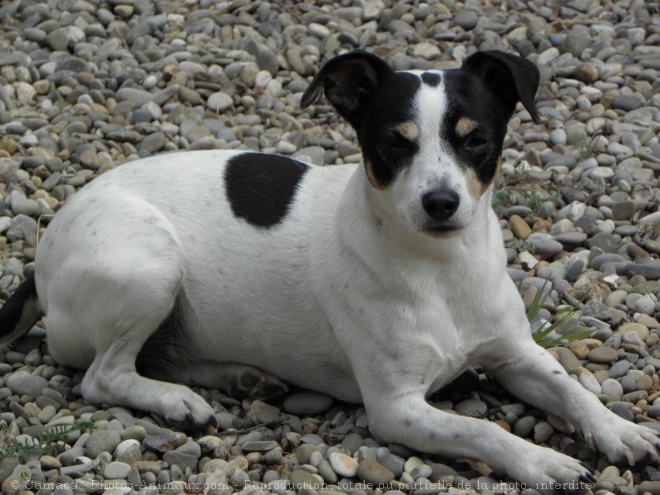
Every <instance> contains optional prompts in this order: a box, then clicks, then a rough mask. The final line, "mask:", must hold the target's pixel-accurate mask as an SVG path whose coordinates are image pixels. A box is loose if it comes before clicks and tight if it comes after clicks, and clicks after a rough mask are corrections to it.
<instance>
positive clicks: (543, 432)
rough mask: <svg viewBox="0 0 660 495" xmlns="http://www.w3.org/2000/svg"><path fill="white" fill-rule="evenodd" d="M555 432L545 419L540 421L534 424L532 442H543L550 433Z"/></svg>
mask: <svg viewBox="0 0 660 495" xmlns="http://www.w3.org/2000/svg"><path fill="white" fill-rule="evenodd" d="M554 434H555V430H554V429H553V428H552V426H551V425H550V423H548V422H546V421H541V422H540V423H537V424H536V425H535V426H534V442H535V443H545V442H547V441H548V440H550V438H551V437H552V435H554Z"/></svg>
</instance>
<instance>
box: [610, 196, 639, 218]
mask: <svg viewBox="0 0 660 495" xmlns="http://www.w3.org/2000/svg"><path fill="white" fill-rule="evenodd" d="M635 211H637V205H636V204H635V202H634V201H617V202H616V203H614V204H613V205H612V216H613V218H614V220H630V219H631V218H632V216H633V215H634V214H635Z"/></svg>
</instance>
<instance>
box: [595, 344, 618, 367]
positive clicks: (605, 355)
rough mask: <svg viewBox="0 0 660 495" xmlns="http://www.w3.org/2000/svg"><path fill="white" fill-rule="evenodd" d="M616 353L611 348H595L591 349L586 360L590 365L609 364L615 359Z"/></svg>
mask: <svg viewBox="0 0 660 495" xmlns="http://www.w3.org/2000/svg"><path fill="white" fill-rule="evenodd" d="M618 355H619V354H618V353H617V352H616V350H615V349H612V348H611V347H596V348H595V349H591V350H590V351H589V354H588V355H587V359H589V361H591V362H592V363H610V362H612V361H614V360H616V359H617V357H618Z"/></svg>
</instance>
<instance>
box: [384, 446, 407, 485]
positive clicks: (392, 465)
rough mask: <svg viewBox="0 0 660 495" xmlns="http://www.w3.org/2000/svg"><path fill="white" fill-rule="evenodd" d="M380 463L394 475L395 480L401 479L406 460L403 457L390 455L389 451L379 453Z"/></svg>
mask: <svg viewBox="0 0 660 495" xmlns="http://www.w3.org/2000/svg"><path fill="white" fill-rule="evenodd" d="M377 460H378V462H379V463H380V464H382V465H383V466H384V467H386V468H387V469H389V470H390V471H392V473H394V477H395V478H399V477H400V476H401V474H402V473H403V468H404V466H405V463H406V461H405V459H403V457H399V456H398V455H394V454H392V453H390V452H389V451H385V452H382V453H380V452H379V453H378V459H377Z"/></svg>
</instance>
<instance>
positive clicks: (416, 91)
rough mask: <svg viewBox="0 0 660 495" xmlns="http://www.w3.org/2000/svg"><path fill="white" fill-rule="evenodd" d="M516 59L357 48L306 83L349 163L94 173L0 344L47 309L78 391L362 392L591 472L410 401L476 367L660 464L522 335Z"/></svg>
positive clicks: (399, 433)
mask: <svg viewBox="0 0 660 495" xmlns="http://www.w3.org/2000/svg"><path fill="white" fill-rule="evenodd" d="M538 84H539V72H538V70H537V68H536V66H535V65H534V64H533V63H531V62H530V61H528V60H526V59H524V58H521V57H518V56H514V55H510V54H507V53H503V52H499V51H490V52H478V53H475V54H474V55H472V56H470V57H468V58H467V59H466V60H465V62H464V63H463V65H462V67H461V68H460V69H456V70H447V71H433V70H429V71H403V72H395V71H394V70H393V69H392V68H390V67H389V66H388V65H387V63H385V62H384V61H383V60H381V59H380V58H378V57H376V56H374V55H371V54H369V53H366V52H362V51H356V52H352V53H348V54H345V55H341V56H338V57H336V58H334V59H332V60H330V61H329V62H327V63H326V64H325V66H324V67H323V68H322V69H321V71H320V72H319V73H318V74H317V75H316V77H315V78H314V79H313V81H312V83H311V85H310V86H309V88H308V89H307V90H306V91H305V93H304V94H303V96H302V102H301V103H302V106H303V108H306V107H308V106H309V105H311V104H312V103H314V102H315V101H316V100H317V99H318V98H319V97H320V96H321V94H322V93H325V96H326V97H327V98H328V100H329V101H330V103H331V104H332V105H333V106H334V108H335V109H336V110H337V112H338V113H339V114H340V115H341V116H342V117H343V118H344V119H346V121H348V122H349V123H350V124H351V125H352V126H353V128H354V129H355V131H356V133H357V138H358V140H359V143H360V145H361V147H362V153H363V161H362V163H361V164H359V165H342V166H326V167H317V166H314V165H311V164H308V163H302V162H300V161H296V160H293V159H291V158H287V157H283V156H276V155H269V154H260V153H253V152H246V151H194V152H187V153H181V154H165V155H161V156H155V157H151V158H147V159H143V160H139V161H136V162H133V163H130V164H126V165H123V166H120V167H117V168H115V169H114V170H111V171H109V172H108V173H106V174H103V175H102V176H100V177H99V178H97V179H95V180H94V181H92V183H91V184H89V185H88V186H86V187H85V188H84V189H83V190H81V191H80V192H78V193H76V194H75V196H73V197H72V198H71V199H70V200H69V201H67V203H66V205H65V206H64V207H63V208H62V209H61V211H59V212H58V213H57V215H56V216H55V218H54V219H53V221H52V222H51V223H50V226H49V227H48V229H47V231H46V233H45V234H44V235H43V237H42V239H41V241H40V244H39V247H38V250H37V254H36V264H35V271H34V274H32V275H30V276H28V277H27V279H26V280H25V282H24V283H23V284H22V285H21V286H20V287H19V288H18V289H17V290H16V292H15V294H14V295H13V296H12V297H11V298H10V299H9V301H8V302H7V303H6V304H5V305H4V306H3V307H2V309H1V310H0V328H1V331H0V333H1V335H2V336H3V340H4V341H9V340H12V339H15V338H18V337H19V336H21V335H23V334H25V333H26V332H27V331H28V330H29V329H30V328H31V327H32V326H33V325H34V324H35V323H36V322H37V321H38V319H39V318H40V316H41V315H42V314H46V315H47V332H48V334H47V335H48V337H47V338H48V348H49V350H50V353H51V355H52V357H53V358H54V359H55V360H56V361H58V362H59V363H61V364H63V365H66V366H71V367H76V368H88V370H87V372H86V374H85V377H84V379H83V382H82V393H83V396H84V398H85V399H86V400H88V401H90V402H94V403H109V404H117V405H123V406H128V407H133V408H137V409H141V410H144V411H150V412H153V413H156V414H158V415H160V416H162V417H164V418H166V419H167V420H168V421H169V422H171V423H174V424H183V425H186V426H201V425H205V424H207V423H209V422H211V423H213V422H214V419H215V418H214V416H213V409H212V408H211V406H209V404H207V403H206V402H205V401H204V400H203V399H202V398H201V397H200V396H199V395H197V394H195V393H194V392H193V391H192V390H191V389H190V388H188V387H186V386H184V385H178V384H173V383H169V382H172V381H174V382H183V383H186V384H190V385H199V386H203V387H209V388H219V389H222V390H225V391H227V392H228V393H233V394H237V393H238V394H243V396H249V397H259V398H265V397H269V396H273V395H277V394H279V393H281V392H283V391H285V390H286V385H284V383H283V382H282V381H280V380H283V381H284V382H287V383H290V384H294V385H296V386H299V387H303V388H306V389H312V390H318V391H322V392H325V393H327V394H330V395H332V396H334V397H336V398H337V399H340V400H342V401H347V402H351V403H364V405H365V408H366V411H367V415H368V418H369V427H370V429H371V431H372V433H373V434H374V436H375V437H376V438H378V439H379V440H381V441H383V442H396V443H400V444H404V445H406V446H408V447H410V448H412V449H416V450H419V451H423V452H428V453H434V454H440V455H442V456H448V457H471V458H478V459H481V460H483V461H485V462H486V463H487V464H488V465H489V466H491V467H492V468H493V469H495V470H496V471H499V472H502V473H506V474H508V475H509V476H511V477H512V478H515V479H517V480H519V481H521V482H524V483H526V484H527V486H531V487H534V486H539V484H542V485H543V486H550V485H556V486H559V487H566V486H573V485H571V484H573V483H578V484H579V483H592V482H594V481H595V478H594V477H593V475H592V474H591V473H590V472H589V470H588V468H586V467H584V466H583V465H581V464H580V462H578V461H577V460H575V459H572V458H571V457H568V456H566V455H564V454H561V453H559V452H556V451H554V450H552V449H549V448H544V447H540V446H537V445H534V444H532V443H530V442H527V441H525V440H523V439H521V438H519V437H516V436H515V435H512V434H510V433H508V432H506V431H505V430H504V429H502V428H501V427H500V426H498V425H497V424H495V423H492V422H489V421H486V420H481V419H475V418H470V417H462V416H457V415H453V414H449V413H447V412H443V411H441V410H438V409H435V408H434V407H432V406H431V405H429V404H428V403H427V402H426V400H425V396H427V395H428V394H430V393H432V392H434V391H436V390H438V389H440V388H441V387H442V386H444V385H446V384H448V383H449V382H450V381H451V380H452V379H454V378H455V377H457V376H458V375H460V374H461V373H462V372H463V371H465V370H466V369H467V368H470V367H475V366H480V367H483V368H484V369H485V370H487V371H488V372H489V373H491V374H492V375H493V376H494V377H495V378H496V379H497V380H499V381H500V383H501V384H502V385H503V386H504V387H506V388H507V389H508V390H510V391H511V392H512V393H513V394H515V395H517V396H518V397H520V398H521V399H522V400H524V401H525V402H527V403H529V404H531V405H533V406H535V407H538V408H541V409H544V410H546V411H549V412H551V413H552V414H555V415H557V416H559V417H561V418H564V419H566V420H568V421H570V422H572V423H573V424H574V425H575V426H576V427H577V429H578V431H579V432H580V433H581V434H582V435H583V436H584V438H585V439H586V441H587V442H588V443H589V444H590V445H591V446H592V447H593V448H598V449H599V450H600V451H601V452H603V453H604V454H605V455H607V457H608V459H609V460H610V461H611V462H613V463H619V462H624V463H626V464H629V465H635V464H637V463H642V462H648V461H650V460H656V459H657V453H656V448H657V447H658V446H659V444H658V437H657V435H656V433H655V432H654V431H652V430H651V429H648V428H645V427H644V426H640V425H637V424H634V423H631V422H628V421H626V420H624V419H622V418H620V417H619V416H617V415H615V414H613V413H612V412H610V411H609V410H608V409H607V408H605V407H604V406H603V405H602V404H601V403H600V401H599V400H598V398H597V397H596V396H595V395H594V394H592V393H591V392H588V391H587V390H585V389H584V388H582V386H581V385H580V384H579V383H578V382H577V381H575V380H573V379H572V378H571V377H570V376H569V375H568V374H567V373H566V372H565V371H564V369H563V368H562V367H561V366H560V365H559V364H558V363H557V361H556V360H555V359H553V357H552V356H551V355H550V354H549V353H548V352H546V351H545V350H544V349H542V348H541V347H539V346H538V345H536V344H535V343H534V341H533V339H532V336H531V334H530V328H529V324H528V322H527V319H526V317H525V309H524V306H523V303H522V301H521V298H520V296H519V293H518V291H517V290H516V286H515V285H514V283H513V282H512V280H511V279H510V278H509V276H508V275H507V271H506V257H505V252H504V247H503V242H502V236H501V232H500V225H499V222H498V219H497V217H496V216H495V213H494V212H493V210H492V208H491V200H492V196H493V180H494V178H495V176H496V175H497V171H498V167H499V163H500V155H501V152H502V145H503V141H504V137H505V134H506V130H507V122H508V120H509V118H510V117H511V115H512V114H513V112H514V109H515V107H516V104H517V103H518V102H519V101H520V102H521V103H522V105H523V106H524V107H525V108H526V109H527V111H528V112H529V114H530V115H531V117H532V119H533V120H534V121H535V122H537V123H539V122H540V119H539V115H538V113H537V110H536V108H535V106H534V95H535V93H536V90H537V88H538Z"/></svg>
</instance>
